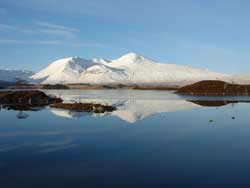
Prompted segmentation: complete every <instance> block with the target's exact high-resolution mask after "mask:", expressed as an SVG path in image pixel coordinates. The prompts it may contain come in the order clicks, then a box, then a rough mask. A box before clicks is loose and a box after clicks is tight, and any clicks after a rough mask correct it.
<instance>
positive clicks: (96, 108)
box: [50, 103, 116, 113]
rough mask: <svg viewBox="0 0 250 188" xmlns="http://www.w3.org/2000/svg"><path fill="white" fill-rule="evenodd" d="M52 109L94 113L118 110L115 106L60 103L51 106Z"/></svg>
mask: <svg viewBox="0 0 250 188" xmlns="http://www.w3.org/2000/svg"><path fill="white" fill-rule="evenodd" d="M50 107H52V108H59V109H67V110H72V111H84V112H94V113H105V112H113V111H115V110H116V108H115V107H114V106H106V105H101V104H92V103H58V104H52V105H50Z"/></svg>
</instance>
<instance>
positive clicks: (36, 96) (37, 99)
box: [0, 90, 62, 106]
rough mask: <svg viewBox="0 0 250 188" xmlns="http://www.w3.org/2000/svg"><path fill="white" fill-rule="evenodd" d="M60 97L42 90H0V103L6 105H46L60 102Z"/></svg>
mask: <svg viewBox="0 0 250 188" xmlns="http://www.w3.org/2000/svg"><path fill="white" fill-rule="evenodd" d="M60 102H62V99H60V98H57V97H52V96H48V95H46V94H45V93H43V92H42V91H38V90H29V91H3V92H0V103H1V104H8V105H26V106H46V105H49V104H53V103H60Z"/></svg>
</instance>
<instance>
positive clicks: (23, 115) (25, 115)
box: [16, 111, 29, 119]
mask: <svg viewBox="0 0 250 188" xmlns="http://www.w3.org/2000/svg"><path fill="white" fill-rule="evenodd" d="M16 117H17V119H27V118H28V117H29V114H27V113H25V112H23V111H20V112H19V113H18V114H17V115H16Z"/></svg>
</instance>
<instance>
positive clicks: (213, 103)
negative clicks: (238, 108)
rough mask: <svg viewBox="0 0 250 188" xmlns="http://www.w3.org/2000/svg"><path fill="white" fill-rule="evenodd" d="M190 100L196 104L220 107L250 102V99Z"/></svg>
mask: <svg viewBox="0 0 250 188" xmlns="http://www.w3.org/2000/svg"><path fill="white" fill-rule="evenodd" d="M189 102H192V103H194V104H198V105H200V106H208V107H209V106H210V107H219V106H225V105H228V104H232V105H233V104H236V103H250V101H224V100H221V101H211V100H210V101H207V100H190V101H189Z"/></svg>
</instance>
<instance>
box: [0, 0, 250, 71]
mask: <svg viewBox="0 0 250 188" xmlns="http://www.w3.org/2000/svg"><path fill="white" fill-rule="evenodd" d="M249 9H250V1H247V0H245V1H243V0H238V1H235V0H220V1H218V0H210V1H200V0H154V1H150V0H133V1H132V0H71V1H69V0H60V1H59V0H21V1H19V0H1V1H0V56H1V63H0V68H14V69H31V70H39V69H41V68H43V67H45V66H47V65H48V64H49V63H50V62H51V61H54V60H56V59H59V58H64V57H68V56H80V57H82V58H95V57H102V58H106V59H115V58H118V57H119V56H121V55H123V54H125V53H128V52H136V53H138V54H141V55H144V56H146V57H150V58H151V59H155V60H158V61H161V62H167V63H176V64H183V65H191V66H195V67H205V68H209V69H211V70H215V71H220V72H225V73H250V53H249V49H250V37H249V36H250V24H249V18H250V11H249Z"/></svg>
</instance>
